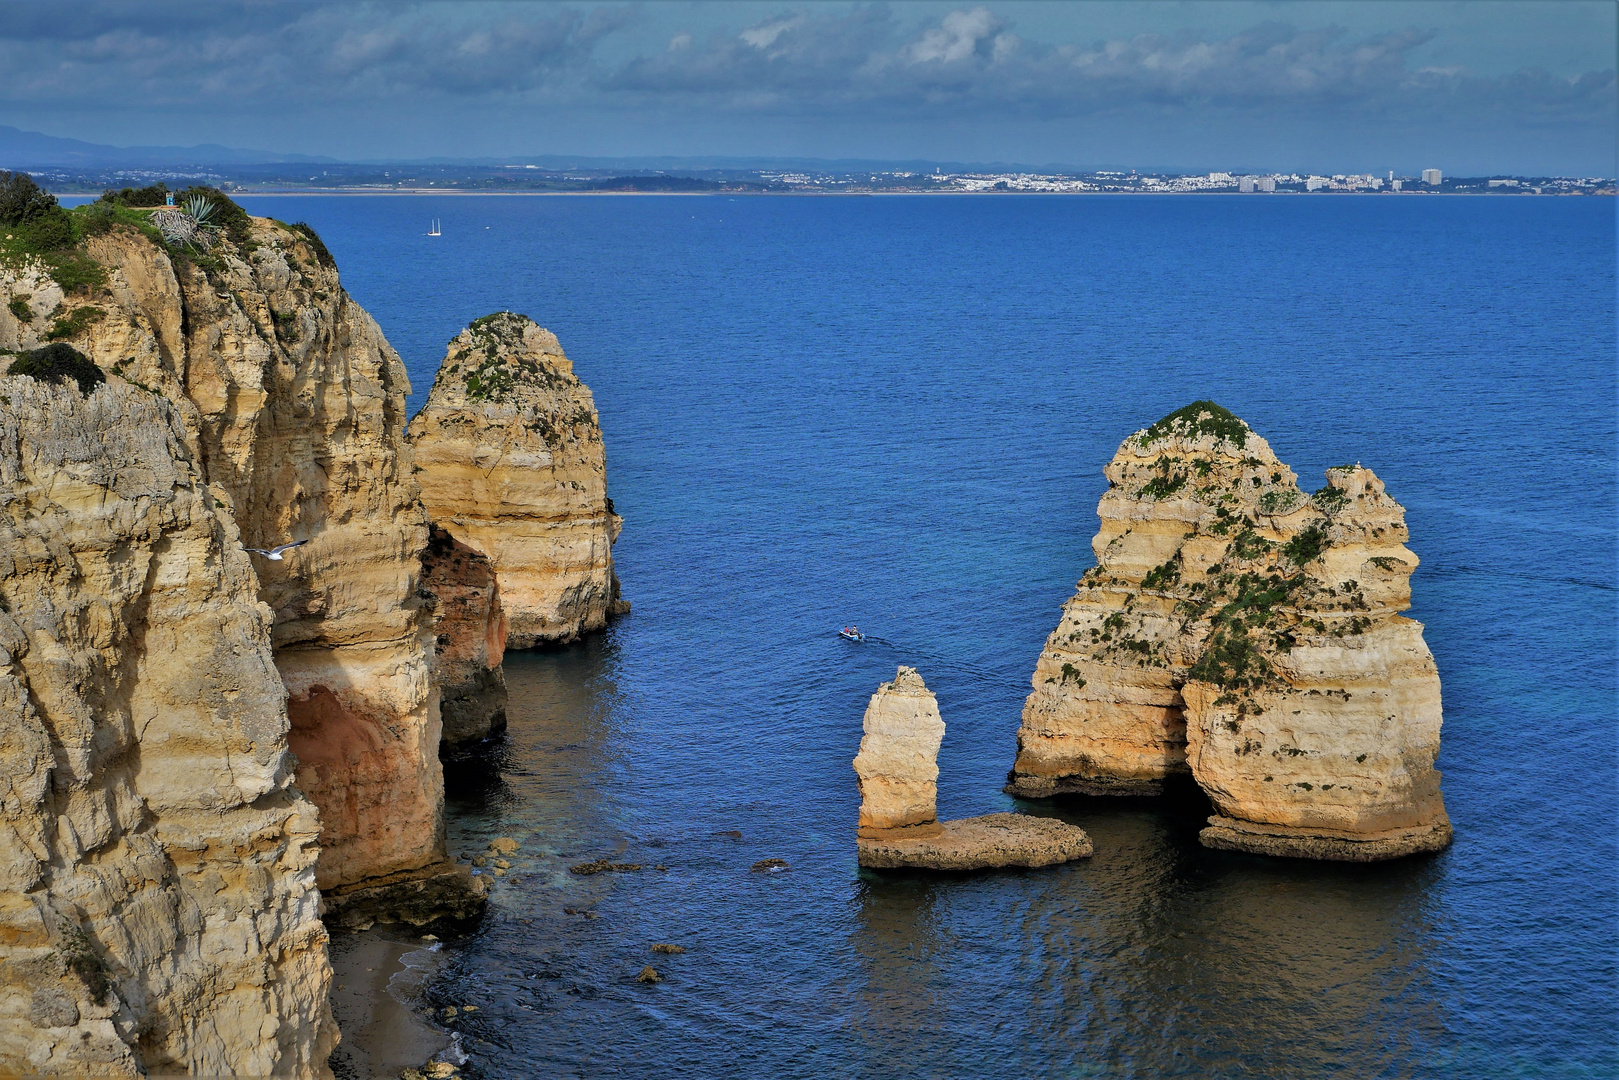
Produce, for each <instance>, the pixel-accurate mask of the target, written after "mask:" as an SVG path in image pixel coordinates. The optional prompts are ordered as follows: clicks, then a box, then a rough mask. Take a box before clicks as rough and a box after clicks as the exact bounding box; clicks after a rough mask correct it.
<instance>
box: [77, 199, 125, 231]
mask: <svg viewBox="0 0 1619 1080" xmlns="http://www.w3.org/2000/svg"><path fill="white" fill-rule="evenodd" d="M116 224H118V212H117V211H116V210H115V209H113V204H112V203H109V202H93V203H91V204H90V205H89V206H87V207H85V208H84V213H83V214H82V215H80V217H79V225H80V228H82V229H83V230H84V235H85V236H100V235H102V234H103V233H108V232H111V231H112V227H113V226H114V225H116Z"/></svg>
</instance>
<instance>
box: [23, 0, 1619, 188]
mask: <svg viewBox="0 0 1619 1080" xmlns="http://www.w3.org/2000/svg"><path fill="white" fill-rule="evenodd" d="M1616 12H1619V5H1615V4H1614V3H1613V2H1611V0H1534V2H1528V3H1522V2H1507V0H1461V2H1455V0H1429V2H1412V0H1322V2H1307V0H1298V2H1285V0H1233V2H1220V0H1201V2H1186V0H1158V2H1152V0H1139V2H1115V0H1087V2H1073V3H1060V2H1044V3H1027V2H1007V3H999V2H993V0H984V2H965V3H950V2H936V0H915V2H909V3H889V4H882V3H875V4H874V3H844V2H835V3H834V2H828V3H802V2H800V3H790V2H788V3H777V2H769V0H738V2H733V3H698V2H680V0H666V2H657V3H631V4H619V3H606V4H593V3H529V2H521V0H507V2H499V3H482V2H477V3H474V2H467V3H411V2H388V3H321V2H296V3H294V2H270V0H210V2H208V3H192V2H172V3H171V2H152V3H130V2H109V0H55V2H52V3H44V2H39V3H5V4H0V72H3V74H0V124H10V125H13V126H15V127H19V128H22V129H24V130H30V131H40V132H44V133H46V134H49V135H56V136H65V137H71V138H78V139H85V140H89V141H92V142H101V143H112V144H115V145H132V144H145V145H193V144H197V143H221V144H224V145H227V146H237V147H252V148H257V149H266V150H274V151H277V152H281V153H303V154H320V155H327V156H330V157H334V158H338V159H340V160H346V161H356V160H373V159H395V160H398V159H407V158H422V157H429V156H443V157H479V158H484V157H494V158H500V157H504V156H511V157H520V156H531V155H541V154H569V155H592V156H614V157H619V156H653V155H673V156H708V157H712V156H730V157H770V158H788V157H794V158H822V159H838V158H860V159H876V160H906V159H922V160H936V161H957V162H1011V163H1021V164H1027V165H1035V166H1039V165H1048V164H1049V165H1061V166H1068V167H1071V168H1110V167H1115V168H1137V169H1174V170H1184V171H1207V170H1215V169H1219V170H1233V171H1234V170H1243V171H1258V170H1266V171H1269V170H1279V171H1295V170H1298V171H1314V172H1328V173H1331V172H1375V173H1383V172H1385V171H1386V170H1389V169H1394V170H1396V171H1398V172H1401V173H1403V174H1410V173H1414V172H1415V171H1417V170H1420V169H1423V168H1430V167H1433V168H1441V169H1443V170H1444V171H1445V172H1446V173H1447V174H1452V175H1479V174H1486V173H1501V174H1520V175H1546V174H1557V175H1600V176H1613V175H1614V174H1615V171H1616V166H1615V154H1616V131H1619V90H1616V81H1615V72H1614V69H1615V57H1616V54H1619V16H1616Z"/></svg>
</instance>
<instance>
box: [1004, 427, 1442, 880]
mask: <svg viewBox="0 0 1619 1080" xmlns="http://www.w3.org/2000/svg"><path fill="white" fill-rule="evenodd" d="M1105 472H1106V475H1107V478H1108V481H1109V487H1108V491H1107V493H1106V494H1105V495H1103V496H1102V500H1101V503H1100V504H1099V505H1098V507H1097V513H1098V515H1099V516H1100V517H1101V520H1102V527H1101V530H1100V531H1099V532H1098V533H1097V536H1096V539H1095V540H1094V541H1093V542H1092V547H1093V548H1094V550H1095V553H1096V558H1097V565H1096V566H1095V567H1094V568H1093V569H1091V570H1090V571H1087V572H1086V574H1085V576H1084V578H1083V579H1082V580H1081V581H1080V583H1079V588H1078V590H1077V592H1076V593H1075V595H1074V597H1073V598H1072V599H1071V600H1069V602H1068V604H1067V605H1066V606H1065V607H1064V609H1063V617H1062V620H1061V621H1060V622H1059V624H1058V626H1057V629H1056V630H1055V631H1053V633H1052V634H1051V637H1050V638H1049V639H1048V640H1047V642H1046V647H1045V650H1044V651H1043V652H1042V654H1041V657H1040V660H1039V662H1038V664H1037V665H1036V668H1035V674H1034V691H1033V693H1031V694H1030V695H1029V699H1028V702H1027V704H1026V705H1025V707H1024V712H1023V725H1022V728H1021V729H1020V731H1019V733H1018V757H1017V762H1016V764H1015V765H1014V767H1013V771H1012V775H1011V777H1010V782H1009V784H1008V787H1007V790H1008V791H1010V792H1012V793H1014V794H1019V795H1025V796H1033V797H1037V796H1044V795H1052V794H1057V793H1061V792H1082V793H1090V794H1112V793H1122V794H1139V793H1150V792H1152V791H1155V790H1157V789H1158V787H1159V785H1161V783H1162V782H1163V781H1164V779H1165V778H1166V777H1168V776H1170V775H1172V774H1175V773H1185V772H1190V773H1191V774H1192V776H1193V777H1194V778H1195V779H1196V780H1197V782H1198V783H1199V785H1201V786H1202V788H1203V789H1204V791H1205V792H1206V793H1207V794H1208V795H1209V797H1210V798H1211V799H1212V800H1213V802H1214V804H1215V807H1216V809H1217V810H1218V811H1219V814H1218V815H1217V816H1216V817H1215V818H1213V819H1211V823H1210V827H1209V828H1208V829H1206V830H1204V833H1203V840H1204V842H1205V843H1206V844H1209V845H1211V846H1216V847H1228V848H1236V849H1241V850H1250V851H1259V852H1266V853H1273V854H1283V855H1300V856H1307V857H1316V858H1334V859H1347V860H1363V859H1374V858H1388V857H1392V856H1395V855H1401V854H1406V853H1408V852H1411V851H1421V850H1434V849H1437V848H1440V847H1443V846H1444V845H1445V844H1447V843H1448V842H1449V839H1450V824H1449V821H1448V819H1447V817H1446V815H1445V809H1444V802H1443V800H1442V798H1441V797H1440V793H1439V773H1438V772H1437V771H1435V769H1434V768H1433V764H1434V760H1435V757H1436V756H1437V754H1438V751H1439V728H1440V716H1441V710H1440V695H1439V676H1438V672H1437V670H1436V668H1435V666H1434V662H1433V657H1432V655H1431V654H1430V653H1429V652H1428V648H1427V645H1426V644H1425V643H1424V642H1423V640H1422V626H1421V624H1420V623H1417V622H1415V621H1413V620H1411V619H1408V618H1405V617H1403V616H1402V615H1400V612H1401V611H1404V610H1405V609H1406V608H1407V607H1409V606H1410V580H1409V579H1410V575H1411V571H1412V570H1413V569H1415V567H1416V565H1417V559H1416V556H1415V555H1413V554H1412V553H1411V551H1410V550H1409V549H1407V548H1406V547H1405V541H1406V539H1407V538H1408V537H1407V533H1406V528H1405V514H1404V509H1403V508H1402V507H1401V506H1400V504H1399V503H1397V502H1395V501H1394V500H1393V499H1391V498H1389V497H1388V495H1387V494H1386V493H1385V492H1384V490H1383V485H1382V483H1381V482H1380V481H1379V480H1378V479H1377V477H1376V476H1375V475H1374V474H1373V473H1372V472H1371V470H1369V469H1363V468H1361V467H1359V466H1358V465H1350V466H1341V467H1338V468H1334V469H1330V470H1328V472H1327V484H1326V486H1324V487H1322V488H1321V489H1320V490H1319V491H1317V492H1316V493H1315V494H1314V495H1312V496H1307V495H1305V494H1304V493H1303V492H1302V491H1301V490H1300V489H1299V488H1298V486H1297V484H1296V482H1295V477H1294V474H1293V472H1292V471H1291V470H1290V469H1288V468H1287V467H1286V466H1285V465H1282V464H1281V463H1280V462H1279V461H1277V460H1276V457H1275V455H1274V454H1273V453H1272V452H1271V449H1270V447H1269V445H1267V444H1266V442H1265V440H1264V439H1262V438H1260V437H1259V436H1258V435H1256V434H1254V432H1253V431H1251V430H1250V429H1249V428H1248V426H1247V425H1246V424H1244V423H1243V422H1242V421H1241V420H1238V419H1237V418H1236V417H1234V416H1232V415H1231V414H1230V413H1229V412H1227V411H1226V410H1224V409H1221V408H1220V407H1219V406H1217V405H1214V404H1212V403H1210V402H1197V403H1194V404H1193V405H1190V406H1188V407H1187V408H1185V409H1182V410H1179V411H1178V412H1175V413H1172V414H1170V415H1169V416H1167V417H1165V418H1164V419H1163V420H1160V421H1159V422H1158V423H1156V424H1154V425H1152V426H1151V427H1150V428H1147V429H1145V430H1143V431H1139V432H1137V433H1135V434H1134V435H1131V436H1130V437H1129V438H1127V439H1125V440H1124V442H1123V444H1122V445H1121V446H1120V447H1119V451H1118V453H1117V454H1116V455H1115V456H1114V458H1113V461H1112V462H1111V463H1110V464H1109V465H1108V466H1107V468H1106V470H1105Z"/></svg>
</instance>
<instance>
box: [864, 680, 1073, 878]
mask: <svg viewBox="0 0 1619 1080" xmlns="http://www.w3.org/2000/svg"><path fill="white" fill-rule="evenodd" d="M864 727H865V735H864V737H863V738H862V739H861V740H860V752H859V754H857V755H856V757H855V759H854V770H855V774H856V775H857V776H858V777H859V778H860V794H861V804H860V824H859V828H858V829H857V831H856V838H855V845H856V848H857V853H858V858H859V862H860V865H861V866H866V867H871V868H874V869H901V868H904V869H916V870H984V869H991V868H995V867H1007V866H1022V867H1036V866H1052V865H1055V864H1057V863H1064V862H1068V861H1070V860H1072V859H1083V858H1087V857H1089V856H1090V854H1091V851H1092V847H1091V840H1090V837H1089V836H1087V835H1086V834H1085V830H1083V829H1080V828H1077V827H1076V826H1073V825H1069V824H1067V823H1066V822H1062V821H1057V820H1055V819H1052V818H1037V817H1027V816H1024V815H1022V814H1004V813H1003V814H987V815H985V816H983V817H974V818H962V819H960V820H957V821H942V822H941V821H939V820H938V813H937V809H936V798H937V785H938V779H939V767H938V763H937V759H938V754H939V744H940V743H941V742H942V741H943V739H944V720H943V719H942V718H941V717H940V715H939V703H938V700H937V699H936V698H935V697H934V696H933V692H932V691H931V690H929V689H928V688H927V686H926V684H925V683H923V681H922V676H921V675H919V674H917V672H916V669H915V668H910V667H901V668H900V669H899V671H898V672H897V673H896V674H895V676H894V680H893V681H892V682H887V683H883V684H882V685H881V686H879V687H878V688H877V692H876V693H875V694H873V695H872V696H871V704H870V705H869V706H867V708H866V717H865V725H864Z"/></svg>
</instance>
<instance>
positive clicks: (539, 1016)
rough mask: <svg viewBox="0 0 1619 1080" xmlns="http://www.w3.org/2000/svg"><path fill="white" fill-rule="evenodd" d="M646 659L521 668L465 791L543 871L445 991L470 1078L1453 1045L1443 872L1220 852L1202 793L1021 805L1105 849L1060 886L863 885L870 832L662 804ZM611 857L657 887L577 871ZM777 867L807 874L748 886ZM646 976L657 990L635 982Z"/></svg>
mask: <svg viewBox="0 0 1619 1080" xmlns="http://www.w3.org/2000/svg"><path fill="white" fill-rule="evenodd" d="M626 632H627V628H625V629H624V630H615V631H613V632H610V633H608V634H606V635H601V636H598V637H596V638H593V639H590V640H589V641H587V642H584V643H582V644H581V645H579V646H577V647H575V648H572V649H568V650H561V651H555V652H538V653H517V654H512V655H511V656H510V657H509V658H508V670H507V679H508V682H509V685H510V686H511V719H510V728H509V733H508V737H507V739H506V740H505V741H504V742H502V743H500V744H498V745H497V746H496V747H494V748H493V749H492V751H491V753H490V755H489V756H488V757H487V758H486V759H484V760H483V761H482V762H474V763H471V764H466V765H462V766H459V767H457V768H455V769H454V770H453V771H452V772H451V773H450V774H449V777H448V785H449V790H450V792H451V799H450V809H451V815H452V843H453V846H454V847H455V848H456V849H457V850H465V851H474V850H478V849H481V848H482V847H483V846H484V845H485V844H486V843H487V841H488V840H489V839H491V838H493V837H494V836H497V835H510V836H513V837H515V838H516V839H518V840H519V841H520V842H521V843H522V849H521V851H520V852H519V854H518V855H517V856H515V857H514V859H513V862H514V867H513V870H512V872H511V874H510V875H508V876H506V877H504V878H501V879H498V880H496V882H495V886H494V897H493V901H492V904H491V910H490V913H489V916H488V918H487V920H486V922H485V925H484V926H483V927H482V928H481V929H480V931H479V932H478V933H477V934H476V935H474V936H473V937H472V938H470V939H469V940H465V941H462V942H459V943H456V944H454V945H452V946H451V948H450V949H449V950H448V951H449V952H450V954H451V957H452V959H451V961H450V963H451V965H452V967H451V970H450V972H449V974H448V976H447V977H445V978H443V979H441V980H440V981H439V983H438V985H436V986H435V987H434V988H433V990H432V991H431V996H432V999H433V1002H434V1004H440V1005H441V1004H465V1003H468V1002H470V1003H473V1004H477V1005H478V1006H479V1011H478V1012H477V1013H475V1014H474V1015H473V1017H472V1018H471V1019H463V1020H462V1021H459V1022H458V1028H459V1030H462V1031H464V1032H465V1033H466V1034H467V1035H468V1036H469V1037H470V1038H469V1044H468V1045H469V1049H470V1050H471V1051H472V1054H473V1058H474V1065H473V1066H472V1067H473V1068H474V1070H476V1072H477V1074H478V1075H480V1076H489V1077H495V1076H501V1077H505V1076H510V1077H517V1076H525V1075H531V1070H532V1069H534V1068H537V1067H542V1066H543V1067H544V1068H546V1069H550V1070H557V1075H578V1076H597V1075H613V1074H616V1073H618V1072H619V1071H622V1072H623V1073H624V1074H626V1075H640V1074H643V1073H645V1072H649V1071H651V1070H658V1071H659V1072H661V1073H665V1074H668V1075H674V1076H683V1075H691V1076H703V1075H719V1074H722V1073H724V1072H726V1071H728V1070H740V1071H741V1073H743V1074H751V1075H764V1074H769V1075H780V1076H816V1075H819V1074H821V1073H823V1072H828V1071H829V1072H831V1073H832V1074H833V1075H847V1076H870V1077H890V1076H892V1077H935V1076H1007V1077H1013V1076H1023V1075H1028V1074H1027V1073H1026V1072H1025V1071H1023V1070H1024V1068H1025V1064H1020V1063H1027V1062H1031V1061H1034V1062H1039V1063H1041V1070H1042V1071H1041V1073H1040V1075H1049V1076H1073V1077H1090V1076H1181V1075H1185V1076H1198V1075H1222V1076H1223V1075H1230V1076H1245V1075H1251V1076H1295V1075H1305V1076H1316V1075H1322V1076H1324V1075H1334V1074H1339V1073H1341V1074H1342V1075H1353V1076H1404V1075H1413V1072H1412V1069H1411V1062H1412V1061H1413V1060H1415V1059H1418V1058H1419V1057H1420V1055H1421V1054H1422V1053H1424V1052H1425V1051H1426V1049H1427V1048H1431V1047H1433V1046H1435V1045H1438V1044H1441V1043H1442V1042H1443V1037H1444V1032H1445V1028H1446V1018H1445V1015H1444V996H1443V994H1442V993H1440V992H1439V990H1438V988H1437V987H1436V986H1435V985H1434V979H1433V975H1432V972H1431V971H1430V970H1429V967H1428V961H1429V955H1430V952H1431V945H1430V942H1431V941H1432V939H1433V937H1434V935H1435V933H1436V928H1435V926H1434V925H1433V923H1432V920H1431V918H1430V917H1429V914H1428V912H1427V911H1426V910H1425V902H1424V896H1425V895H1426V894H1427V893H1428V891H1429V889H1430V887H1431V885H1432V883H1433V880H1434V877H1435V875H1436V874H1437V873H1438V872H1439V871H1438V869H1437V866H1438V861H1437V860H1435V859H1418V860H1408V861H1405V862H1401V863H1396V864H1389V865H1380V866H1374V867H1361V866H1339V865H1314V864H1305V863H1293V862H1285V861H1281V860H1268V859H1262V858H1258V857H1250V856H1243V855H1236V854H1231V853H1224V852H1214V851H1208V850H1205V849H1203V848H1201V847H1199V846H1198V844H1197V842H1196V834H1197V829H1198V828H1199V827H1200V825H1201V823H1202V821H1203V820H1204V818H1205V817H1206V815H1207V814H1208V812H1209V807H1208V804H1207V802H1206V801H1205V800H1204V799H1203V798H1202V796H1201V795H1200V794H1199V793H1197V792H1196V790H1195V789H1192V788H1190V787H1187V788H1183V789H1179V790H1176V791H1173V792H1172V793H1171V794H1170V795H1169V796H1167V797H1165V798H1163V799H1160V800H1152V801H1136V800H1103V799H1097V800H1080V801H1077V802H1074V803H1069V804H1063V805H1059V806H1056V807H1052V806H1047V805H1043V804H1024V803H1020V804H1017V806H1018V808H1019V809H1021V810H1023V811H1024V812H1031V813H1048V814H1057V815H1059V816H1061V817H1063V818H1064V819H1065V820H1068V821H1071V822H1073V823H1075V824H1078V825H1080V826H1082V827H1083V828H1085V829H1087V830H1088V831H1089V832H1090V833H1091V835H1092V837H1093V838H1094V840H1095V845H1096V852H1097V854H1096V855H1095V857H1093V858H1092V859H1090V860H1087V861H1084V862H1080V863H1076V864H1072V865H1069V866H1065V867H1057V868H1052V869H1047V870H1038V871H1013V872H1007V873H979V874H954V875H919V874H909V873H903V872H881V873H877V872H871V871H861V870H859V869H858V868H856V867H855V865H854V862H853V851H852V847H853V844H852V840H851V839H850V836H851V835H852V826H851V827H850V828H849V829H837V828H826V829H824V830H820V831H815V830H808V829H805V828H804V827H803V823H802V822H799V821H794V820H791V818H790V817H787V818H784V817H783V816H782V815H780V814H779V812H778V807H779V805H780V804H779V802H778V801H777V800H775V799H771V798H765V799H747V798H741V799H739V798H737V797H736V793H733V792H731V791H728V790H723V789H722V790H718V791H703V790H700V789H699V790H690V791H688V792H687V794H688V795H689V798H686V799H684V800H680V801H676V802H672V803H667V804H662V803H659V802H657V801H656V800H650V799H645V798H643V796H644V795H646V794H647V793H648V792H649V791H651V790H656V789H660V788H659V785H668V784H678V783H679V772H680V765H679V763H678V762H669V761H667V760H665V761H661V762H660V761H659V760H658V759H657V757H656V755H655V751H654V748H653V747H648V746H645V745H643V740H642V738H641V734H642V733H641V732H640V731H639V729H638V727H637V724H636V723H635V721H634V716H635V715H636V714H637V713H638V710H639V709H640V708H641V707H642V705H641V703H640V702H639V701H637V700H636V699H635V695H634V694H631V695H629V696H626V695H625V694H624V693H623V692H622V691H621V689H620V685H619V683H620V679H619V678H618V675H617V673H618V664H619V655H620V648H621V644H622V638H623V635H624V633H626ZM632 681H633V680H632ZM621 711H622V714H621ZM729 752H730V747H728V746H727V745H726V740H724V739H717V740H715V741H714V742H713V743H711V744H710V745H709V747H708V750H707V752H705V753H704V755H703V756H705V757H708V756H709V755H710V754H719V755H725V754H727V753H729ZM732 761H733V763H737V762H736V759H735V758H733V759H732ZM710 764H711V763H710ZM823 824H834V825H835V824H836V823H823ZM732 833H740V837H737V836H733V835H730V834H732ZM822 833H824V835H822ZM602 855H612V856H614V857H615V858H617V859H620V860H622V861H624V862H629V863H637V864H640V865H641V866H642V869H641V870H639V871H632V872H625V873H620V874H612V873H606V874H599V875H594V876H589V877H580V876H577V875H573V874H570V873H569V872H568V869H567V868H568V867H569V866H570V865H572V864H574V863H577V862H582V861H586V860H588V859H592V858H596V857H599V856H602ZM767 856H778V857H786V858H787V859H788V860H789V862H790V863H791V864H792V868H791V869H790V870H789V871H787V872H785V873H782V874H763V873H758V872H754V871H751V870H750V869H749V867H750V866H751V865H752V864H753V863H754V862H755V861H757V860H758V859H759V858H762V857H767ZM1441 858H1443V857H1442V856H1441ZM660 865H661V866H663V867H665V868H664V869H661V870H660V869H657V867H658V866H660ZM662 941H667V942H672V943H675V944H679V945H681V946H683V947H685V948H686V949H687V952H685V953H684V954H681V955H675V956H668V955H663V954H656V953H653V952H651V950H650V947H651V945H652V944H654V943H656V942H662ZM647 964H651V965H652V966H654V967H655V968H656V969H657V970H658V971H659V972H660V974H661V975H662V976H663V980H664V981H663V982H661V983H659V984H657V985H655V986H648V985H645V984H641V983H637V982H635V981H634V977H635V975H636V974H637V973H638V972H639V971H640V970H641V968H642V966H644V965H647ZM755 1069H757V1070H761V1071H759V1072H752V1070H755Z"/></svg>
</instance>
